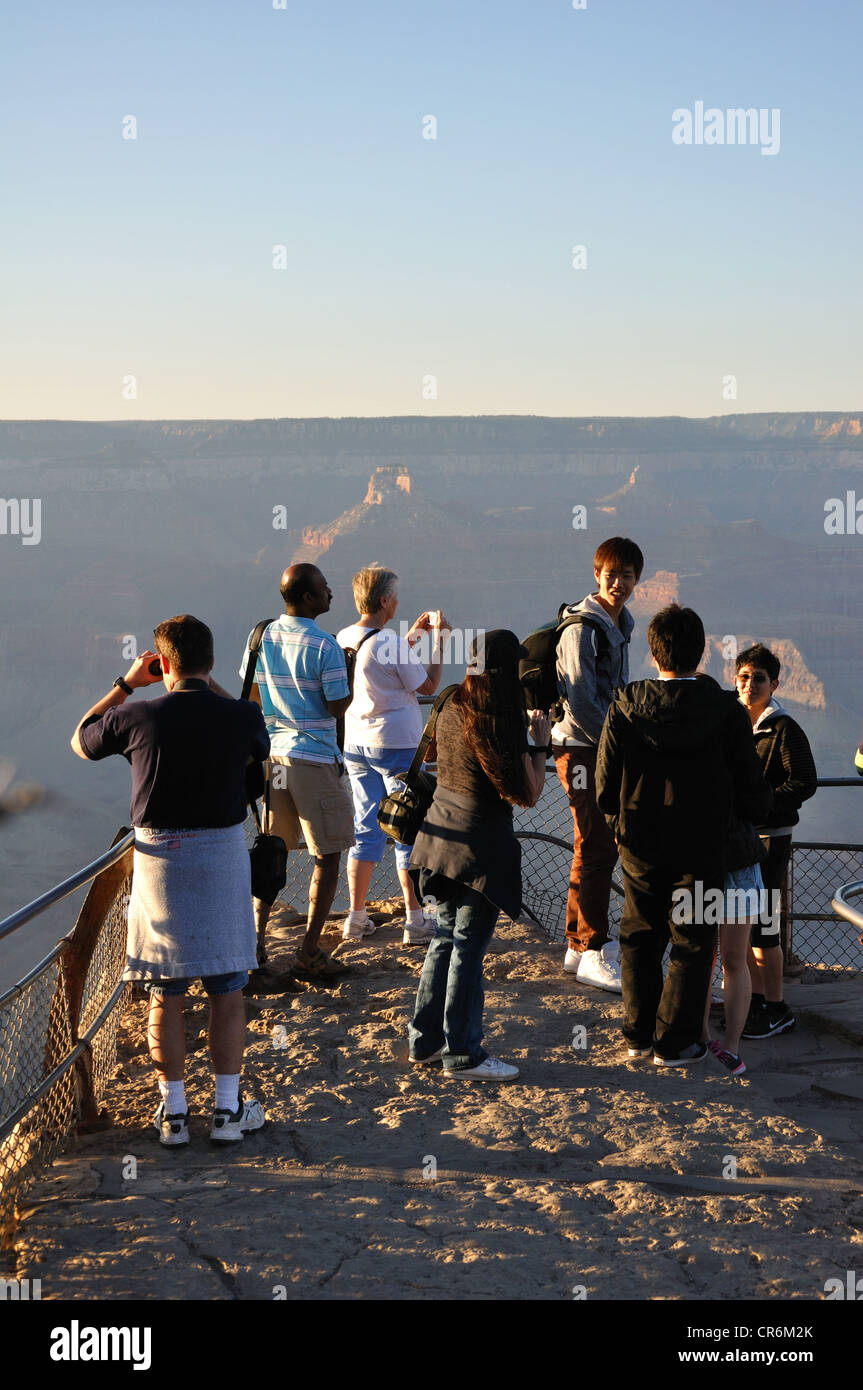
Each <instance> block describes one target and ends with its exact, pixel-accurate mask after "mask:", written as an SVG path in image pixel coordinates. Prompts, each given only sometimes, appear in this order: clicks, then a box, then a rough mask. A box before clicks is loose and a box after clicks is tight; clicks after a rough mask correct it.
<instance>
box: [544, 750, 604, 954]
mask: <svg viewBox="0 0 863 1390" xmlns="http://www.w3.org/2000/svg"><path fill="white" fill-rule="evenodd" d="M554 764H555V767H556V768H557V775H558V777H559V778H560V780H561V782H562V783H563V786H564V788H565V790H566V795H567V797H568V799H569V805H570V810H571V811H572V869H571V871H570V875H569V893H568V894H567V899H566V941H567V945H568V946H570V947H571V948H572V950H573V951H599V950H600V949H601V948H602V947H603V946H604V945H605V943H606V941H607V940H608V899H609V897H610V895H611V875H612V873H613V871H614V866H615V864H616V863H617V846H616V845H615V843H614V836H613V835H612V833H611V831H610V830H609V828H608V821H607V820H606V819H605V816H604V815H603V814H602V812H601V811H600V809H599V807H598V806H597V804H596V749H595V748H570V749H567V750H566V752H565V753H558V754H555V759H554Z"/></svg>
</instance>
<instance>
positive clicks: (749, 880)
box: [723, 864, 770, 925]
mask: <svg viewBox="0 0 863 1390" xmlns="http://www.w3.org/2000/svg"><path fill="white" fill-rule="evenodd" d="M723 891H724V893H725V921H726V922H740V923H741V925H742V924H743V923H744V922H746V921H747V920H749V919H752V918H755V917H758V916H759V915H760V914H762V913H764V914H765V915H766V914H767V913H769V910H770V909H769V897H768V894H767V893H766V892H765V889H764V879H763V878H762V877H761V865H760V864H747V865H746V867H745V869H732V871H731V872H730V873H728V874H726V875H725V883H724V885H723ZM732 893H733V894H734V895H735V896H734V897H730V896H729V894H732ZM742 894H745V895H746V896H745V897H743V896H741V895H742Z"/></svg>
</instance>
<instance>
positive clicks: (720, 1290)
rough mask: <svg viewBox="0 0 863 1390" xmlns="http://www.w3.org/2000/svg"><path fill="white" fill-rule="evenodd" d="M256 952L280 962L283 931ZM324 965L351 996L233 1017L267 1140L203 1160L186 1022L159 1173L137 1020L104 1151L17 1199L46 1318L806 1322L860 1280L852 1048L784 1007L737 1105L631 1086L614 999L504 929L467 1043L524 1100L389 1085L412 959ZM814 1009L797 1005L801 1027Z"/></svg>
mask: <svg viewBox="0 0 863 1390" xmlns="http://www.w3.org/2000/svg"><path fill="white" fill-rule="evenodd" d="M385 910H386V909H385ZM337 925H338V924H333V931H335V930H336V928H337ZM277 931H278V937H279V939H280V942H281V949H282V951H283V952H287V951H288V950H289V949H290V947H291V946H292V945H293V943H294V942H295V941H296V939H297V929H296V927H295V926H292V925H290V914H285V915H283V917H282V920H281V925H280V926H279V927H278V929H277ZM336 940H337V937H336V936H335V935H334V934H333V935H331V936H330V940H329V943H327V942H326V941H325V944H330V945H333V944H335V942H336ZM278 953H279V952H278V949H277V951H276V952H275V954H276V956H278ZM339 954H340V955H341V956H343V958H344V959H346V960H347V961H349V962H350V964H351V966H352V971H351V973H350V974H349V975H348V976H346V977H345V978H344V979H343V981H342V982H341V983H340V984H339V986H338V987H337V988H333V989H329V990H324V989H321V988H311V987H308V988H307V989H306V990H305V992H304V993H302V994H299V995H285V996H278V997H270V998H265V997H261V998H259V999H258V1000H257V1001H251V1002H250V1009H249V1042H250V1046H249V1050H248V1053H247V1065H246V1077H247V1080H246V1091H247V1094H248V1093H254V1094H256V1095H257V1096H258V1098H259V1099H261V1100H262V1101H263V1102H264V1105H265V1108H266V1112H267V1116H268V1120H269V1123H268V1125H267V1127H266V1128H265V1129H264V1130H263V1131H261V1132H260V1133H258V1134H255V1135H252V1136H249V1137H247V1138H246V1139H245V1140H244V1141H243V1143H242V1145H238V1146H237V1150H236V1151H233V1150H232V1151H229V1152H228V1153H225V1152H224V1151H223V1150H221V1149H216V1148H214V1147H213V1146H211V1145H210V1143H209V1141H208V1139H207V1130H208V1126H209V1111H210V1107H211V1105H212V1091H211V1082H210V1077H209V1060H208V1056H207V1050H206V1031H205V1029H206V1002H205V1000H204V999H203V997H200V998H195V1000H194V1003H193V1005H192V1006H191V1007H190V1009H189V1011H188V1014H187V1024H188V1027H187V1032H188V1038H189V1049H190V1055H189V1068H188V1079H187V1088H188V1097H189V1102H190V1105H191V1108H192V1112H193V1121H192V1142H191V1144H189V1146H188V1147H187V1148H185V1149H180V1150H166V1149H163V1148H162V1147H161V1146H160V1145H159V1143H158V1140H157V1137H156V1133H155V1130H154V1129H152V1127H151V1126H150V1120H151V1118H152V1114H153V1111H154V1109H155V1106H156V1103H157V1092H156V1089H155V1085H154V1081H153V1075H152V1071H151V1069H150V1065H149V1062H148V1058H147V1054H146V1042H145V1033H144V1011H145V1005H144V1003H143V1001H141V1000H136V1002H135V1003H134V1005H133V1008H132V1009H131V1011H130V1012H129V1014H128V1015H127V1017H126V1021H125V1024H124V1028H123V1033H122V1039H121V1050H120V1058H119V1063H118V1067H117V1070H116V1074H115V1077H114V1081H113V1084H112V1087H111V1093H110V1096H109V1105H110V1107H111V1109H112V1110H113V1113H114V1118H115V1122H116V1123H115V1127H114V1128H113V1129H112V1130H110V1131H107V1132H105V1133H99V1134H91V1135H88V1136H85V1137H79V1138H78V1139H77V1140H76V1141H75V1142H74V1145H73V1147H72V1149H71V1150H70V1151H69V1152H68V1153H67V1155H66V1156H65V1157H64V1158H62V1159H60V1160H59V1161H58V1162H57V1163H56V1164H55V1166H54V1168H53V1169H52V1170H51V1173H50V1175H49V1176H48V1177H47V1179H45V1180H44V1181H43V1182H42V1183H41V1184H40V1185H39V1186H38V1188H36V1189H34V1190H33V1192H32V1194H31V1197H30V1199H29V1200H28V1204H27V1207H26V1209H25V1212H24V1215H23V1219H22V1222H21V1224H20V1227H19V1229H18V1238H17V1246H16V1251H15V1261H16V1269H15V1272H16V1273H17V1275H18V1277H19V1278H22V1279H23V1278H30V1279H34V1278H41V1280H42V1297H43V1299H44V1298H49V1299H51V1298H54V1299H57V1298H60V1299H65V1298H72V1299H88V1298H95V1299H119V1298H153V1299H174V1298H185V1299H188V1298H202V1299H267V1300H269V1299H273V1298H282V1297H287V1298H290V1299H294V1298H309V1299H321V1298H324V1299H353V1298H376V1297H377V1298H380V1297H388V1298H433V1299H445V1298H459V1299H465V1298H473V1299H501V1298H515V1299H572V1298H580V1297H586V1298H588V1299H612V1300H617V1299H644V1298H651V1299H705V1298H717V1297H718V1298H724V1299H789V1298H794V1299H819V1298H823V1296H824V1283H825V1280H827V1279H828V1278H831V1277H834V1276H839V1277H840V1278H842V1279H844V1278H845V1273H846V1271H847V1270H859V1269H861V1268H863V1196H861V1195H860V1193H861V1179H863V1148H861V1140H863V1047H861V1045H860V1041H859V1040H858V1041H855V1029H854V1027H853V1026H851V1027H844V1026H843V1027H841V1028H840V1029H839V1030H838V1032H837V1031H835V1030H833V1031H828V1030H827V1028H826V1027H825V1026H824V1023H823V1020H822V1021H819V1015H818V1013H817V1012H814V1013H811V1014H810V1013H807V1012H806V1010H805V1009H804V1011H803V1013H801V1014H800V1015H799V1017H800V1022H799V1023H798V1026H797V1028H796V1030H795V1031H794V1032H792V1033H790V1034H786V1035H784V1036H782V1037H780V1038H774V1039H772V1040H769V1041H767V1042H761V1043H757V1042H752V1043H749V1044H747V1045H746V1047H747V1050H746V1057H747V1061H748V1063H749V1066H750V1071H749V1072H748V1073H747V1075H746V1076H745V1077H743V1078H742V1079H740V1080H734V1079H732V1078H731V1077H730V1076H728V1074H727V1073H725V1072H723V1071H722V1070H721V1069H720V1068H719V1066H718V1064H717V1063H715V1062H714V1061H713V1060H712V1059H708V1061H707V1063H706V1064H702V1065H701V1066H700V1067H698V1068H689V1069H687V1070H686V1071H685V1072H684V1071H673V1070H668V1071H666V1070H660V1069H659V1068H656V1067H654V1066H653V1065H652V1064H651V1063H650V1062H649V1061H647V1062H638V1063H631V1062H628V1061H627V1059H626V1056H625V1049H624V1048H623V1046H622V1044H621V1037H620V1033H619V1012H620V1001H619V999H618V998H616V997H615V996H613V995H609V994H603V993H601V992H599V991H596V990H592V989H589V988H587V987H585V986H581V985H578V984H577V983H576V982H575V979H574V978H573V977H572V976H567V975H564V974H563V972H562V969H561V966H562V954H563V952H562V948H561V947H559V946H550V945H549V944H548V942H547V941H546V938H545V937H544V936H543V934H542V933H541V932H540V931H539V929H538V928H536V927H534V926H533V925H531V924H527V923H509V922H507V921H506V920H505V919H502V921H501V924H500V925H499V927H498V931H497V933H496V936H495V939H494V941H493V943H492V948H491V951H490V953H489V956H488V958H487V969H486V977H487V981H488V986H487V999H486V1029H487V1031H486V1046H487V1047H489V1049H490V1050H491V1051H492V1052H493V1053H495V1054H496V1055H499V1056H502V1057H503V1058H505V1059H506V1060H509V1061H514V1062H517V1063H518V1065H519V1066H520V1067H521V1069H522V1075H521V1077H520V1078H519V1080H517V1081H516V1082H514V1083H511V1084H509V1085H507V1086H502V1085H498V1086H493V1085H481V1084H478V1083H468V1082H459V1081H454V1080H448V1079H446V1078H445V1077H443V1076H442V1075H441V1072H440V1069H439V1068H436V1067H435V1068H418V1067H409V1065H408V1063H407V1042H406V1023H407V1019H408V1017H409V1014H410V1011H411V1005H412V1001H413V998H414V994H415V990H416V982H417V977H418V975H419V971H420V968H421V965H422V957H423V950H422V948H421V947H414V948H405V947H402V945H401V931H400V930H397V929H396V928H395V927H394V926H393V925H392V924H391V920H389V921H388V920H384V921H383V923H382V925H381V926H380V927H379V930H378V932H377V935H376V936H374V937H373V938H371V939H370V940H369V941H368V942H366V943H364V944H362V945H361V946H360V945H356V946H355V945H350V946H345V947H342V948H340V950H339ZM855 988H857V989H858V1000H859V1002H863V985H859V986H855ZM818 994H819V989H818V982H817V981H816V982H814V983H812V984H804V985H801V986H799V987H798V991H797V994H796V996H795V998H796V1001H797V1003H798V1007H799V1001H801V1000H804V999H805V998H807V996H808V997H812V996H817V995H818ZM824 997H826V995H824ZM846 1015H847V1009H846ZM851 1016H852V1018H853V1017H863V1009H861V1010H858V1011H857V1012H856V1014H855V1011H854V1009H852V1011H851ZM579 1025H581V1026H583V1027H584V1029H585V1030H586V1031H585V1036H584V1042H585V1046H584V1047H573V1045H572V1043H573V1028H574V1027H577V1026H579ZM576 1040H577V1041H578V1035H577V1036H576ZM735 1174H736V1176H735Z"/></svg>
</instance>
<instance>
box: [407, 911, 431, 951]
mask: <svg viewBox="0 0 863 1390" xmlns="http://www.w3.org/2000/svg"><path fill="white" fill-rule="evenodd" d="M404 926H405V929H404V932H403V933H402V945H403V946H425V945H427V944H428V943H429V941H431V940H432V937H433V936H434V933H435V920H434V918H433V917H425V916H424V917H423V919H422V922H420V923H419V924H418V925H417V926H415V927H412V926H411V925H410V923H409V922H408V921H407V918H405V924H404Z"/></svg>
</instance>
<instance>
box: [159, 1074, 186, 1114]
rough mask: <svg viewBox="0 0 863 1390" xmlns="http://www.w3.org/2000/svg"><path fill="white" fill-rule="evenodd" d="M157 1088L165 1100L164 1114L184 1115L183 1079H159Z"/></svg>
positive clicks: (184, 1085)
mask: <svg viewBox="0 0 863 1390" xmlns="http://www.w3.org/2000/svg"><path fill="white" fill-rule="evenodd" d="M159 1090H160V1092H161V1094H162V1100H163V1101H164V1102H165V1114H166V1115H185V1113H186V1083H185V1081H160V1082H159Z"/></svg>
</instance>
